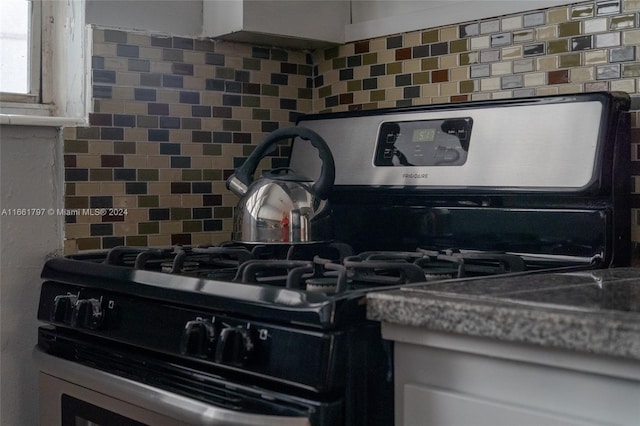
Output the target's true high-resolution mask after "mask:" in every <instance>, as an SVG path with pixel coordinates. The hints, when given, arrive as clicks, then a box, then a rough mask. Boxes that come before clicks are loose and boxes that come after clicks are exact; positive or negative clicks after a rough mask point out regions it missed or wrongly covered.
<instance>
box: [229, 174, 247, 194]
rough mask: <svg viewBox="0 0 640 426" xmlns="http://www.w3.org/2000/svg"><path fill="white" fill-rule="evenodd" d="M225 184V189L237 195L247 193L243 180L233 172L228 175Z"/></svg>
mask: <svg viewBox="0 0 640 426" xmlns="http://www.w3.org/2000/svg"><path fill="white" fill-rule="evenodd" d="M226 185H227V189H228V190H230V191H231V192H233V193H234V194H236V195H237V196H238V197H242V196H243V195H244V194H246V193H247V191H248V189H249V188H248V187H247V185H245V183H244V182H242V181H241V180H240V179H238V178H237V177H236V175H235V174H233V175H231V176H229V179H227V182H226Z"/></svg>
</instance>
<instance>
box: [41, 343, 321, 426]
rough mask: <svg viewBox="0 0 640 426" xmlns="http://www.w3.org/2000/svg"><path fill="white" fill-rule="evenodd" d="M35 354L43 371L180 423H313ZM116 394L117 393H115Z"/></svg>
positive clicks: (261, 425)
mask: <svg viewBox="0 0 640 426" xmlns="http://www.w3.org/2000/svg"><path fill="white" fill-rule="evenodd" d="M33 358H34V360H35V362H36V365H37V366H38V368H39V370H40V371H41V372H42V373H45V374H48V375H50V376H54V377H57V378H59V379H62V380H65V381H67V382H71V383H75V384H77V385H80V386H84V387H86V388H89V389H93V390H94V391H96V392H100V393H103V394H106V395H109V396H111V397H112V398H117V399H120V400H122V401H126V402H127V403H129V404H133V405H137V406H139V407H142V408H144V409H146V410H149V411H153V412H156V413H158V414H161V415H164V416H167V417H171V418H174V419H176V422H177V424H193V425H208V426H223V425H224V426H311V422H310V421H309V419H308V418H306V417H289V416H272V415H261V414H249V413H243V412H240V411H234V410H229V409H226V408H220V407H216V406H215V405H211V404H205V403H204V402H200V401H197V400H194V399H191V398H187V397H183V396H181V395H177V394H175V393H172V392H167V391H164V390H162V389H158V388H155V387H153V386H149V385H145V384H143V383H140V382H136V381H133V380H129V379H126V378H124V377H120V376H116V375H113V374H110V373H107V372H104V371H101V370H96V369H93V368H90V367H87V366H84V365H82V364H77V363H75V362H71V361H67V360H65V359H62V358H58V357H56V356H53V355H50V354H47V353H46V352H44V351H43V350H42V349H41V348H39V347H37V346H36V347H35V348H34V350H33ZM115 395H117V396H115Z"/></svg>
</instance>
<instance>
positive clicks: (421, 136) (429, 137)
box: [411, 128, 436, 142]
mask: <svg viewBox="0 0 640 426" xmlns="http://www.w3.org/2000/svg"><path fill="white" fill-rule="evenodd" d="M435 137H436V129H433V128H431V129H415V130H414V131H413V138H411V140H412V141H413V142H433V141H434V140H435Z"/></svg>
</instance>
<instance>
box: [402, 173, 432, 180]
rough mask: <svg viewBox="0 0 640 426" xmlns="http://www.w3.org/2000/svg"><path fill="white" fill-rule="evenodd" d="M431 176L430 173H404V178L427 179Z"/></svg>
mask: <svg viewBox="0 0 640 426" xmlns="http://www.w3.org/2000/svg"><path fill="white" fill-rule="evenodd" d="M428 177H429V174H428V173H403V174H402V178H403V179H426V178H428Z"/></svg>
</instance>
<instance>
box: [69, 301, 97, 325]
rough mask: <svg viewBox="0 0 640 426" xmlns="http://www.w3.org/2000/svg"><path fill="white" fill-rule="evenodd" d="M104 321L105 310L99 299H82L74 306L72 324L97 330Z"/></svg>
mask: <svg viewBox="0 0 640 426" xmlns="http://www.w3.org/2000/svg"><path fill="white" fill-rule="evenodd" d="M103 322H104V311H103V310H102V304H101V303H100V301H99V300H98V299H81V300H78V301H77V302H76V304H75V306H74V309H73V313H72V315H71V326H72V327H76V328H88V329H90V330H97V329H98V328H100V326H101V325H102V323H103Z"/></svg>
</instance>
